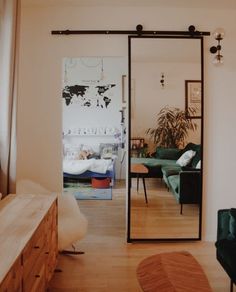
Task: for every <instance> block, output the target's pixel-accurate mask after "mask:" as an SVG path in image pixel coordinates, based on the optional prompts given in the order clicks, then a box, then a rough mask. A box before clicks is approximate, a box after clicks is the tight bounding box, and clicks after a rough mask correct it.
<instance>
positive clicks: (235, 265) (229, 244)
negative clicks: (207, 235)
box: [215, 239, 236, 281]
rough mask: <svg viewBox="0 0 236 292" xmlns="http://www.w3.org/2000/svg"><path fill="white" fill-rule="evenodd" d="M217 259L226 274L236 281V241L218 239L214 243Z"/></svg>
mask: <svg viewBox="0 0 236 292" xmlns="http://www.w3.org/2000/svg"><path fill="white" fill-rule="evenodd" d="M215 245H216V248H217V259H218V260H219V262H220V263H221V265H222V266H223V268H224V269H225V271H226V272H227V273H228V275H229V276H230V277H231V278H232V279H233V280H234V281H235V280H236V240H230V239H220V240H218V241H217V242H216V244H215Z"/></svg>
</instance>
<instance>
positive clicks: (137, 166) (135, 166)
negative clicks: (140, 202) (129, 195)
mask: <svg viewBox="0 0 236 292" xmlns="http://www.w3.org/2000/svg"><path fill="white" fill-rule="evenodd" d="M130 172H131V176H133V175H135V176H136V177H137V191H138V184H139V178H140V177H141V178H142V180H143V189H144V195H145V202H146V204H148V199H147V192H146V184H145V175H146V174H147V173H148V168H147V167H146V166H145V165H143V164H141V163H132V164H131V167H130Z"/></svg>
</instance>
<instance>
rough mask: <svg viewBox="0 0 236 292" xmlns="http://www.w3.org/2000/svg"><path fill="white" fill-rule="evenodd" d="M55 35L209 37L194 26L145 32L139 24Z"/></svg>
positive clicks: (55, 31)
mask: <svg viewBox="0 0 236 292" xmlns="http://www.w3.org/2000/svg"><path fill="white" fill-rule="evenodd" d="M51 34H53V35H76V34H107V35H108V34H125V35H138V36H142V35H165V36H190V37H195V36H209V35H210V32H208V31H196V30H195V26H194V25H190V26H189V28H188V31H168V30H167V31H165V30H143V26H142V25H141V24H138V25H137V26H136V30H70V29H66V30H52V31H51Z"/></svg>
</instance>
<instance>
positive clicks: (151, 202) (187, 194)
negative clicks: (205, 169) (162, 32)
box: [128, 36, 203, 241]
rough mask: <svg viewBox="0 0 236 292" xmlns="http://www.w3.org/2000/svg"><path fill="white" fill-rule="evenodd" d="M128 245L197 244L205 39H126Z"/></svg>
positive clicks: (199, 234) (199, 219) (199, 220)
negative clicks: (149, 242) (147, 242)
mask: <svg viewBox="0 0 236 292" xmlns="http://www.w3.org/2000/svg"><path fill="white" fill-rule="evenodd" d="M129 61H130V63H129V65H130V66H129V68H130V72H129V85H130V117H129V118H130V127H129V206H128V207H129V208H128V210H129V212H128V218H129V220H128V222H129V228H128V240H129V241H132V240H140V239H141V240H149V239H150V240H155V239H157V240H181V239H200V238H201V202H202V157H203V155H202V152H203V151H202V150H203V149H202V144H203V141H202V137H203V39H202V37H194V38H190V37H148V36H143V37H141V36H139V37H133V36H131V37H129Z"/></svg>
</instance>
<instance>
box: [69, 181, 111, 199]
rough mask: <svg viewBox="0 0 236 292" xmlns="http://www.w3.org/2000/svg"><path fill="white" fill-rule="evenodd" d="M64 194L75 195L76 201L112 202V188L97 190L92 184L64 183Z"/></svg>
mask: <svg viewBox="0 0 236 292" xmlns="http://www.w3.org/2000/svg"><path fill="white" fill-rule="evenodd" d="M64 193H65V194H66V193H70V194H73V196H74V197H75V198H76V200H112V188H111V187H110V188H107V189H96V188H93V187H92V186H91V184H90V183H81V182H68V183H64Z"/></svg>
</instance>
